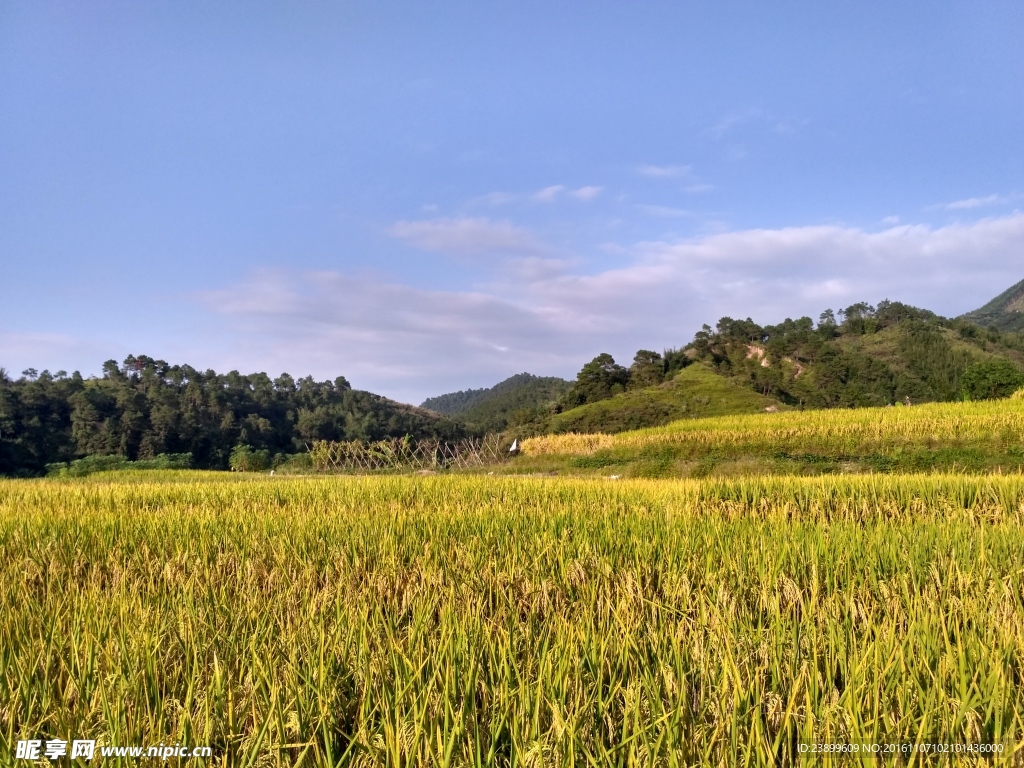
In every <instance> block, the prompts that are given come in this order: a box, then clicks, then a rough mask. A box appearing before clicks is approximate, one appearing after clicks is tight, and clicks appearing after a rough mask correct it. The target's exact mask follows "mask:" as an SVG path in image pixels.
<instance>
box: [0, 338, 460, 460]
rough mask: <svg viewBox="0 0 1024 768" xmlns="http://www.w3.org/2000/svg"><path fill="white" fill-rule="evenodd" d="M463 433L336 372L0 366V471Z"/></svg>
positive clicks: (146, 363)
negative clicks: (15, 371)
mask: <svg viewBox="0 0 1024 768" xmlns="http://www.w3.org/2000/svg"><path fill="white" fill-rule="evenodd" d="M463 434H464V428H463V427H462V426H460V425H458V424H456V423H454V422H452V421H450V420H448V419H443V418H439V417H438V416H436V415H435V414H431V413H428V412H426V411H424V410H422V409H418V408H414V407H412V406H408V405H403V404H400V403H396V402H394V401H391V400H388V399H386V398H384V397H381V396H379V395H374V394H372V393H370V392H363V391H359V390H354V389H352V387H351V385H350V384H349V382H348V381H347V380H346V379H345V377H343V376H339V377H338V378H336V379H334V381H316V380H314V379H313V378H312V377H311V376H307V377H305V378H301V379H294V378H293V377H292V376H290V375H288V374H287V373H284V374H281V375H280V376H278V377H277V378H274V379H271V378H270V377H269V376H268V375H267V374H265V373H254V374H248V375H243V374H240V373H238V372H237V371H231V372H230V373H227V374H219V373H216V372H215V371H212V370H206V371H199V370H197V369H195V368H193V367H191V366H189V365H169V364H168V363H166V362H165V361H163V360H154V359H153V358H150V357H147V356H145V355H140V356H134V355H130V356H129V357H127V358H126V359H125V360H124V362H123V363H122V364H120V365H118V363H117V362H116V361H114V360H108V361H107V362H106V363H104V365H103V375H102V376H101V377H95V378H92V377H90V378H84V377H83V376H81V375H80V374H79V373H77V372H75V373H72V374H70V375H68V374H67V373H66V372H64V371H58V372H56V373H50V372H49V371H42V372H41V373H40V372H38V371H35V370H32V369H28V370H26V371H23V372H22V375H21V376H20V377H19V378H17V379H15V378H13V377H12V376H11V375H9V374H8V373H7V372H6V371H3V369H0V474H5V475H38V474H41V473H43V472H45V471H46V469H47V465H54V464H59V463H66V462H71V461H74V460H76V459H81V458H83V457H87V456H112V457H121V458H123V459H124V460H126V461H136V460H150V461H152V460H155V459H156V458H157V457H160V456H169V455H174V456H177V457H181V456H186V455H187V456H188V461H189V463H190V465H191V466H194V467H198V468H208V469H227V468H228V467H229V466H230V464H231V461H232V453H233V452H234V454H235V460H236V461H238V462H244V461H250V462H251V457H252V456H254V455H255V456H260V457H266V458H267V461H269V462H271V463H272V462H274V461H277V462H280V461H283V460H284V459H285V458H286V457H288V456H290V455H294V454H297V453H303V452H305V450H306V445H308V444H311V443H312V442H313V441H314V440H357V439H358V440H380V439H382V438H385V437H401V436H404V435H412V436H413V437H435V438H443V439H454V438H457V437H461V436H462V435H463Z"/></svg>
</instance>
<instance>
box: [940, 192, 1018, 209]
mask: <svg viewBox="0 0 1024 768" xmlns="http://www.w3.org/2000/svg"><path fill="white" fill-rule="evenodd" d="M1007 202H1008V200H1007V199H1006V198H1005V197H1003V196H1002V195H988V196H987V197H969V198H967V199H966V200H956V201H954V202H952V203H946V205H945V206H943V207H944V208H945V209H946V210H947V211H969V210H972V209H974V208H984V207H986V206H989V205H1005V204H1006V203H1007Z"/></svg>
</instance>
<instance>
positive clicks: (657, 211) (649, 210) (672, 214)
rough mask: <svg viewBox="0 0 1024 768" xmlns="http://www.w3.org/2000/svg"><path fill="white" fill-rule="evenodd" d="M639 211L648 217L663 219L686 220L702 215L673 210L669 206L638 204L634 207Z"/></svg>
mask: <svg viewBox="0 0 1024 768" xmlns="http://www.w3.org/2000/svg"><path fill="white" fill-rule="evenodd" d="M634 207H635V208H636V209H637V210H638V211H641V212H643V213H646V214H647V215H648V216H660V217H663V218H684V217H691V216H698V215H700V214H698V213H695V212H694V211H690V210H687V209H686V208H673V207H671V206H668V205H641V204H637V205H636V206H634Z"/></svg>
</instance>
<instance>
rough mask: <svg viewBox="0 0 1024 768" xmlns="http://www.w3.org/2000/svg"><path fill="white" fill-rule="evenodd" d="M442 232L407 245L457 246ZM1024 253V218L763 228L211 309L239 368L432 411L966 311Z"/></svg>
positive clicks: (241, 290) (215, 303)
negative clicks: (535, 385)
mask: <svg viewBox="0 0 1024 768" xmlns="http://www.w3.org/2000/svg"><path fill="white" fill-rule="evenodd" d="M434 223H435V224H436V222H434ZM442 229H443V228H442ZM454 229H455V231H456V232H459V233H462V232H463V230H462V229H460V228H459V227H455V228H454ZM469 229H471V230H474V228H473V227H470V228H469ZM480 229H481V230H482V231H485V232H488V233H490V232H491V231H492V230H491V229H490V228H488V227H481V228H480ZM444 231H445V232H446V233H447V230H444ZM474 231H475V230H474ZM497 231H498V232H499V233H502V232H506V233H507V232H511V233H513V235H514V236H513V235H510V238H511V242H513V243H517V242H520V241H518V240H516V238H517V237H519V236H521V235H522V230H519V229H517V228H514V227H512V226H511V225H507V224H505V225H503V226H501V227H498V228H497ZM437 232H438V230H436V229H433V228H426V229H424V228H417V229H414V230H412V232H411V234H410V233H409V232H406V235H407V236H408V238H409V239H411V240H413V239H417V238H420V239H422V240H424V241H425V242H426V244H428V245H430V246H432V247H437V248H440V247H447V246H449V245H451V242H450V241H449V240H446V239H445V238H443V237H441V236H440V235H438V234H437ZM480 239H481V238H476V239H473V240H472V243H473V245H471V246H467V245H465V241H464V240H463V239H462V234H460V235H459V236H458V237H454V243H455V245H456V246H457V247H464V248H471V249H476V248H479V247H481V246H479V245H478V243H479V241H480ZM483 239H486V238H483ZM496 239H497V240H498V241H499V242H504V240H503V239H502V238H496ZM488 242H490V241H488ZM1022 249H1024V214H1015V215H1012V216H1006V217H1002V218H996V219H986V220H983V221H979V222H975V223H972V224H969V225H960V224H957V225H952V226H947V227H942V228H938V229H932V228H929V227H926V226H908V225H903V226H893V227H891V228H889V229H886V230H884V231H881V232H875V233H872V232H867V231H865V230H861V229H856V228H852V227H842V226H808V227H792V228H786V229H757V230H746V231H739V232H725V233H718V234H711V235H707V236H704V237H700V238H695V239H690V240H682V241H674V242H647V243H639V244H636V245H633V246H631V247H629V248H628V249H627V258H628V262H627V263H626V264H625V265H624V266H622V267H620V268H616V269H609V270H605V271H600V272H597V273H594V274H585V273H580V272H572V271H570V269H571V268H572V267H573V264H571V263H569V262H566V261H559V260H557V259H547V260H545V259H544V258H542V257H537V258H534V256H536V255H531V254H524V255H522V256H519V257H517V259H518V261H517V260H513V261H515V262H516V263H515V264H514V265H513V267H514V268H507V267H508V265H506V268H504V271H502V272H499V273H498V274H497V276H496V278H495V282H494V283H493V284H491V285H488V286H486V287H485V288H484V287H481V288H478V289H477V290H474V291H455V290H451V291H430V290H425V289H422V288H417V287H415V286H411V285H404V284H401V283H397V282H386V281H382V280H375V279H366V278H357V277H353V276H351V275H347V274H343V273H338V272H326V273H316V274H294V273H256V274H254V275H253V276H252V277H251V278H250V279H249V280H247V281H246V282H244V283H241V284H238V285H235V286H229V287H227V288H225V289H224V290H221V291H216V292H211V293H208V294H206V295H205V297H204V300H205V302H206V303H207V304H208V306H210V307H211V308H212V309H214V310H215V311H216V312H218V313H221V314H223V315H225V316H226V317H227V318H228V320H229V322H230V324H231V325H232V327H233V328H234V332H235V333H236V335H237V340H236V342H235V344H234V346H233V347H232V351H231V352H230V354H228V355H226V357H228V358H230V359H229V360H228V362H227V363H226V364H230V365H232V366H234V367H239V368H244V369H254V368H255V369H264V368H267V367H268V366H270V367H276V369H278V370H289V371H293V372H306V371H311V372H313V373H315V374H316V375H321V376H328V375H330V376H336V375H338V374H339V373H340V374H344V375H345V376H348V377H349V379H350V380H352V381H353V383H354V384H355V385H356V386H360V387H363V388H367V389H371V390H374V391H379V392H382V393H384V394H387V395H389V396H393V397H397V398H400V399H404V400H409V401H417V402H418V401H419V400H421V399H422V398H424V397H426V396H429V395H431V394H438V393H441V392H446V391H452V390H455V389H464V388H465V387H467V386H484V385H488V384H492V383H494V382H495V381H498V380H500V379H501V378H503V377H505V376H507V375H510V374H512V373H516V372H518V371H522V370H529V371H531V372H534V373H538V374H558V375H563V376H567V377H570V376H572V375H573V374H574V373H575V372H576V371H577V370H578V369H579V368H580V366H581V365H582V364H583V363H584V362H586V361H587V360H589V359H591V358H592V357H593V356H594V355H595V354H597V353H598V352H602V351H608V352H611V353H612V354H614V355H615V356H616V358H617V359H620V360H625V361H627V362H628V360H629V359H630V357H631V356H632V354H633V352H634V351H635V350H636V349H638V348H641V347H645V348H654V349H657V348H661V347H663V346H670V345H682V344H685V343H686V342H688V341H689V340H690V339H691V338H692V336H693V333H694V332H695V331H696V330H697V329H698V328H699V327H700V325H701V324H702V323H704V322H708V323H712V324H713V323H714V322H715V321H716V320H717V319H718V318H719V317H721V316H723V315H730V316H734V317H735V316H739V317H747V316H750V317H752V318H754V319H755V320H756V321H758V322H761V323H771V322H777V321H780V320H782V319H784V318H785V317H786V316H791V317H799V316H801V315H809V316H811V317H817V316H818V313H820V312H821V311H822V310H823V309H825V308H826V307H828V306H831V307H833V308H835V309H838V308H841V307H844V306H847V305H849V304H852V303H854V302H856V301H861V300H866V301H870V302H872V303H874V302H877V301H878V300H880V299H883V298H890V299H893V300H899V301H905V302H907V303H911V304H915V305H917V306H923V307H926V308H929V309H932V310H934V311H937V312H939V313H942V314H947V315H956V314H960V313H962V312H965V311H967V310H970V309H973V308H974V307H976V306H980V305H981V304H983V303H984V302H985V301H987V300H988V299H990V298H991V297H992V296H993V295H995V294H997V293H999V292H1000V291H1002V290H1003V289H1005V288H1006V287H1008V286H1009V285H1011V284H1013V283H1015V282H1017V281H1018V280H1020V279H1021V278H1022V277H1024V266H1022V265H1021V262H1020V259H1019V254H1020V253H1021V252H1022ZM268 358H269V360H270V361H272V362H273V365H271V362H268ZM245 360H249V361H250V362H249V363H246V362H245ZM257 360H258V361H259V362H255V361H257Z"/></svg>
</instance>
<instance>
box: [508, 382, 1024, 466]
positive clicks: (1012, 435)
mask: <svg viewBox="0 0 1024 768" xmlns="http://www.w3.org/2000/svg"><path fill="white" fill-rule="evenodd" d="M1018 394H1022V393H1018ZM1022 444H1024V396H1020V397H1018V396H1017V395H1015V396H1014V397H1012V398H1008V399H1005V400H986V401H981V402H976V403H970V402H968V403H928V404H925V405H915V406H912V407H909V408H907V407H888V408H857V409H848V410H844V409H829V410H813V411H800V412H796V411H788V412H786V413H772V414H767V413H764V414H750V415H744V416H719V417H715V418H709V419H689V420H682V421H676V422H673V423H671V424H668V425H666V426H664V427H653V428H650V429H640V430H636V431H633V432H622V433H619V434H616V435H605V434H564V435H544V436H540V437H533V438H529V439H527V440H524V441H523V443H522V451H523V453H524V454H526V455H528V456H540V455H547V454H558V455H566V454H568V455H587V454H592V453H595V452H596V451H601V450H613V449H624V450H631V451H636V450H642V449H649V448H652V447H658V446H678V447H685V448H687V449H690V450H692V451H694V452H701V451H711V450H726V451H728V450H730V449H736V448H744V449H746V450H748V451H760V452H771V451H779V450H784V451H825V452H837V451H838V452H843V451H848V452H853V453H862V452H865V451H872V450H874V451H877V450H887V449H892V448H900V447H919V446H925V447H939V446H941V447H946V448H954V449H955V448H965V447H979V448H982V449H987V450H992V449H999V448H1005V447H1006V446H1008V445H1009V446H1021V445H1022Z"/></svg>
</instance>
